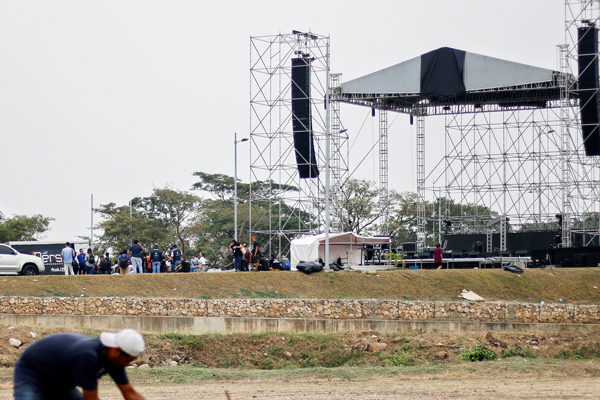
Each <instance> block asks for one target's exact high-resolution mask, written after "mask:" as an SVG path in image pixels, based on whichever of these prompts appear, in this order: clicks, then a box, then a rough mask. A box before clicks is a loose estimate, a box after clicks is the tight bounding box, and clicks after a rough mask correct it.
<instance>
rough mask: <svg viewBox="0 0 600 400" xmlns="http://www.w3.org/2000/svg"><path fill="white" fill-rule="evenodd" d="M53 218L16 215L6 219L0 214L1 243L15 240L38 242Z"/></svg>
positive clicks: (37, 215)
mask: <svg viewBox="0 0 600 400" xmlns="http://www.w3.org/2000/svg"><path fill="white" fill-rule="evenodd" d="M53 220H54V219H53V218H49V217H44V216H43V215H40V214H35V215H32V216H27V215H15V216H14V217H12V218H5V217H4V215H3V214H2V213H1V212H0V242H9V241H13V240H36V239H37V238H38V237H39V235H41V234H42V233H44V232H46V231H47V230H48V228H49V226H50V221H53Z"/></svg>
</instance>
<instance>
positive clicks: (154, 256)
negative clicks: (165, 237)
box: [150, 244, 163, 274]
mask: <svg viewBox="0 0 600 400" xmlns="http://www.w3.org/2000/svg"><path fill="white" fill-rule="evenodd" d="M162 259H163V255H162V252H161V251H160V250H159V249H158V245H157V244H155V245H154V249H153V250H152V251H151V252H150V262H151V263H152V273H153V274H156V273H158V272H160V262H161V261H162Z"/></svg>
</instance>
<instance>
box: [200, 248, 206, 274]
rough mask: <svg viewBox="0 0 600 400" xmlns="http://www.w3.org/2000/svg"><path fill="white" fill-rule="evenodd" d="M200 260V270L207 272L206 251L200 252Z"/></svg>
mask: <svg viewBox="0 0 600 400" xmlns="http://www.w3.org/2000/svg"><path fill="white" fill-rule="evenodd" d="M198 261H199V262H200V267H199V271H200V272H206V257H205V256H204V253H202V252H200V257H198Z"/></svg>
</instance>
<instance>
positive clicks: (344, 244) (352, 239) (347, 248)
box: [290, 232, 391, 269]
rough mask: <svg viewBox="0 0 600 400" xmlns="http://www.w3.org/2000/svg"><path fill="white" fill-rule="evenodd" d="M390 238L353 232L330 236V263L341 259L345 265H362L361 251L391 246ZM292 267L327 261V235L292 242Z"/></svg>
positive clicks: (306, 237)
mask: <svg viewBox="0 0 600 400" xmlns="http://www.w3.org/2000/svg"><path fill="white" fill-rule="evenodd" d="M390 240H391V239H390V238H389V237H372V236H359V235H356V234H354V233H352V232H343V233H330V234H329V262H333V261H335V260H337V259H338V257H339V258H341V259H342V261H343V262H344V263H345V264H349V265H360V264H361V263H362V259H361V249H362V247H363V245H365V244H373V245H378V244H389V243H390ZM290 258H291V260H290V262H291V265H292V268H293V269H295V268H296V265H298V262H300V261H318V260H319V258H321V259H323V260H324V259H325V234H324V233H321V234H319V235H314V236H305V237H302V238H299V239H294V240H292V246H291V257H290Z"/></svg>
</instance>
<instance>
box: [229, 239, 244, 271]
mask: <svg viewBox="0 0 600 400" xmlns="http://www.w3.org/2000/svg"><path fill="white" fill-rule="evenodd" d="M241 247H242V245H241V244H240V243H239V242H238V241H237V240H235V239H234V240H232V241H231V243H230V244H229V248H230V249H231V250H232V251H233V269H234V271H235V272H238V271H241V270H242V257H243V254H242V250H241Z"/></svg>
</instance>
